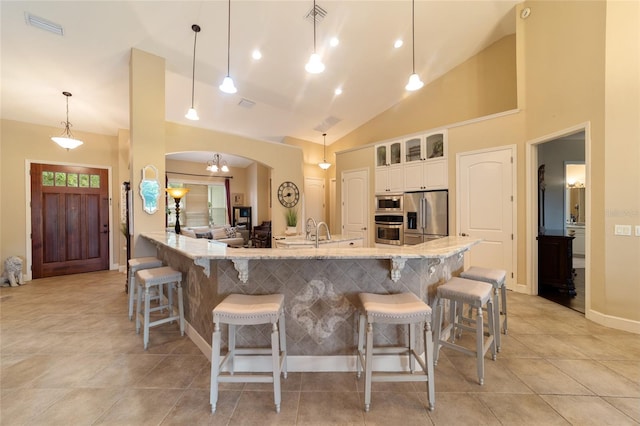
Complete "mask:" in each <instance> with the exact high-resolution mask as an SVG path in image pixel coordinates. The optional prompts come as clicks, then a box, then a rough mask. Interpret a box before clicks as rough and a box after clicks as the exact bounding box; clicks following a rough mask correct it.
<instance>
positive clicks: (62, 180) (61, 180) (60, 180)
mask: <svg viewBox="0 0 640 426" xmlns="http://www.w3.org/2000/svg"><path fill="white" fill-rule="evenodd" d="M56 186H67V174H66V173H64V172H56Z"/></svg>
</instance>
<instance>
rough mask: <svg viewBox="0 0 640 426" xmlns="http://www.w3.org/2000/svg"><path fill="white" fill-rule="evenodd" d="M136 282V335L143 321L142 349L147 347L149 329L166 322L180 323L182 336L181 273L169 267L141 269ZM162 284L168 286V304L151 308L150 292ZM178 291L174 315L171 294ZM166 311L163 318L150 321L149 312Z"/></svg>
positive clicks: (160, 304) (161, 303)
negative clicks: (176, 310) (176, 307)
mask: <svg viewBox="0 0 640 426" xmlns="http://www.w3.org/2000/svg"><path fill="white" fill-rule="evenodd" d="M136 281H137V282H138V290H137V292H138V299H137V317H136V333H140V322H141V320H142V321H144V338H143V341H144V349H145V350H147V347H148V346H149V328H151V327H155V326H157V325H160V324H164V323H166V322H173V321H176V320H179V321H180V334H181V335H183V336H184V305H183V300H182V272H180V271H176V270H175V269H173V268H171V267H170V266H163V267H161V268H153V269H143V270H141V271H138V272H136ZM164 284H167V285H168V291H167V292H168V296H169V297H168V304H166V305H165V304H163V302H162V300H161V301H160V303H159V306H157V307H154V308H151V305H150V299H151V297H150V291H151V289H152V288H153V287H156V288H161V287H162V286H163V285H164ZM174 289H177V291H178V314H177V315H176V314H174V307H173V303H172V297H171V292H172V291H173V290H174ZM143 291H144V313H142V312H140V310H141V305H142V292H143ZM164 309H167V311H168V314H167V316H166V317H165V318H161V319H158V320H155V321H151V319H150V314H151V312H155V311H159V310H164Z"/></svg>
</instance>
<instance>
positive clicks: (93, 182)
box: [90, 175, 100, 188]
mask: <svg viewBox="0 0 640 426" xmlns="http://www.w3.org/2000/svg"><path fill="white" fill-rule="evenodd" d="M90 186H91V188H100V175H91V178H90Z"/></svg>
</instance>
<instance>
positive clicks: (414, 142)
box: [375, 130, 449, 193]
mask: <svg viewBox="0 0 640 426" xmlns="http://www.w3.org/2000/svg"><path fill="white" fill-rule="evenodd" d="M398 156H400V159H398ZM447 164H448V163H447V132H446V130H442V131H438V132H432V133H426V134H424V135H418V136H412V137H409V138H406V139H403V140H402V141H401V142H398V141H393V142H385V143H381V144H378V145H376V178H375V181H376V193H380V192H405V191H425V190H433V189H447V188H448V186H449V177H448V166H447ZM389 166H396V167H395V168H394V167H389ZM399 180H400V181H399Z"/></svg>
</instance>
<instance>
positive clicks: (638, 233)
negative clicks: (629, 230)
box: [636, 225, 640, 237]
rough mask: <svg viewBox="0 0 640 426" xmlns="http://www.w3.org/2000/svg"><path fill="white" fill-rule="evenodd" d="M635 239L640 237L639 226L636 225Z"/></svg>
mask: <svg viewBox="0 0 640 426" xmlns="http://www.w3.org/2000/svg"><path fill="white" fill-rule="evenodd" d="M636 237H640V225H636Z"/></svg>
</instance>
